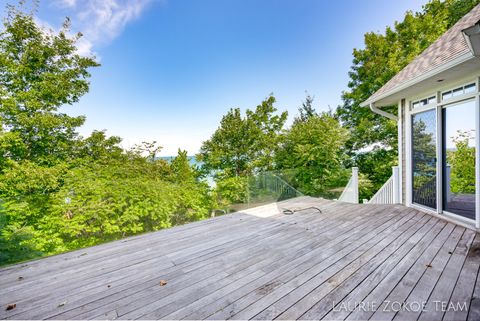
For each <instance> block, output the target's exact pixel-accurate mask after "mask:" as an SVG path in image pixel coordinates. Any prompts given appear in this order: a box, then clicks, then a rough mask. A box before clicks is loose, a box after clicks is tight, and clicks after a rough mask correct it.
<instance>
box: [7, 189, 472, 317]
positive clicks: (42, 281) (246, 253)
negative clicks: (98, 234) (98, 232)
mask: <svg viewBox="0 0 480 321" xmlns="http://www.w3.org/2000/svg"><path fill="white" fill-rule="evenodd" d="M309 206H317V207H318V208H320V209H321V210H322V212H323V213H321V214H320V213H319V212H318V211H316V210H314V209H308V210H304V211H301V212H297V213H295V214H293V215H284V214H281V209H283V208H288V209H299V208H305V207H309ZM479 266H480V236H479V235H478V234H476V233H475V232H474V231H472V230H469V229H465V228H463V227H460V226H456V225H454V224H452V223H448V222H446V221H443V220H440V219H438V218H435V217H432V216H430V215H428V214H424V213H421V212H419V211H416V210H413V209H410V208H406V207H403V206H387V205H369V204H367V205H353V204H344V203H337V202H332V201H326V200H319V199H313V198H307V197H302V198H297V199H294V200H290V201H285V202H283V203H278V204H269V205H266V206H263V207H259V208H256V209H253V210H248V211H246V212H244V213H236V214H233V215H227V216H223V217H218V218H214V219H210V220H206V221H202V222H196V223H192V224H188V225H184V226H179V227H175V228H172V229H168V230H164V231H160V232H156V233H150V234H145V235H141V236H138V237H133V238H129V239H126V240H122V241H117V242H112V243H109V244H104V245H100V246H96V247H91V248H87V249H84V250H79V251H75V252H71V253H66V254H63V255H58V256H53V257H49V258H45V259H41V260H37V261H32V262H28V263H25V264H20V265H16V266H12V267H8V268H5V269H2V270H0V301H1V306H2V307H3V308H2V309H1V310H0V319H3V318H4V319H322V318H324V319H329V320H331V319H381V320H392V319H395V320H397V319H398V320H416V319H418V320H442V318H443V320H467V319H468V320H480V278H479V276H478V271H479ZM161 280H165V281H166V282H167V284H166V285H163V286H162V285H160V281H161ZM8 304H16V307H15V308H14V309H12V310H9V311H7V310H6V307H7V305H8Z"/></svg>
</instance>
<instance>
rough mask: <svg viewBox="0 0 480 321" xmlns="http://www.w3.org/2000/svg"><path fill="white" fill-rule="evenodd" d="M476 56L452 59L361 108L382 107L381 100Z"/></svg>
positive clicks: (364, 103)
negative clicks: (374, 105)
mask: <svg viewBox="0 0 480 321" xmlns="http://www.w3.org/2000/svg"><path fill="white" fill-rule="evenodd" d="M474 57H475V56H474V55H473V53H472V52H471V51H469V52H467V53H465V54H463V55H461V56H459V57H457V58H455V59H452V60H451V61H449V62H447V63H445V64H443V65H441V66H438V67H437V68H434V69H432V70H430V71H428V72H426V73H424V74H421V75H420V76H418V77H415V78H413V79H411V80H409V81H406V82H404V83H403V84H401V85H399V86H397V87H395V88H393V89H392V90H390V91H387V92H384V93H383V94H381V95H378V96H377V97H375V98H373V99H372V96H370V98H368V99H367V100H365V101H364V102H362V103H360V106H361V107H367V106H370V104H376V105H377V107H382V105H381V104H380V105H379V104H378V102H380V101H381V100H383V99H385V98H388V97H389V96H391V95H394V94H397V93H399V92H401V91H403V90H405V89H407V88H409V87H411V86H414V85H416V84H418V83H420V82H422V81H424V80H427V79H429V78H432V77H435V75H437V74H439V73H441V72H444V71H446V70H448V69H450V68H453V67H455V66H457V65H459V64H461V63H464V62H466V61H468V60H470V59H472V58H474Z"/></svg>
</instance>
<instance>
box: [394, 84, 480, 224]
mask: <svg viewBox="0 0 480 321" xmlns="http://www.w3.org/2000/svg"><path fill="white" fill-rule="evenodd" d="M471 83H475V85H476V90H475V91H474V92H472V93H468V94H462V95H458V96H456V97H451V98H446V99H442V93H444V92H445V91H448V90H449V89H454V88H457V87H458V86H463V85H467V84H471ZM432 96H435V98H436V99H435V101H433V102H432V101H431V100H429V99H428V97H432ZM420 100H424V101H426V103H425V104H424V105H420V106H419V104H417V102H418V101H420ZM468 100H474V101H475V124H476V128H475V130H476V132H475V148H476V157H475V177H476V181H475V220H472V219H468V218H465V217H463V216H460V215H457V214H454V213H450V212H447V211H444V210H443V193H444V191H443V183H444V182H443V176H444V175H443V126H442V123H443V109H444V108H448V106H449V105H454V104H457V103H461V102H462V101H468ZM413 104H416V108H413ZM405 109H406V110H405V118H404V119H405V153H406V155H405V169H406V182H405V187H406V205H407V206H411V207H417V208H418V209H421V210H424V211H428V212H432V213H436V214H441V215H444V216H449V217H451V218H454V219H456V220H457V221H462V222H465V223H467V224H468V225H473V224H474V225H475V227H476V228H480V78H479V77H476V78H474V79H472V78H470V81H468V80H466V81H463V82H460V83H457V84H452V85H449V86H448V87H445V86H442V88H441V90H438V91H436V92H433V91H432V92H430V94H427V95H424V97H422V96H421V97H419V99H412V100H410V101H408V103H407V104H406V105H405ZM429 110H436V134H437V137H436V158H437V164H436V169H437V173H436V176H437V177H436V180H437V181H436V183H437V195H436V197H437V208H436V209H432V208H429V207H426V206H423V205H420V204H416V203H413V201H412V200H413V167H412V166H413V160H412V154H413V153H412V148H413V146H412V116H413V115H415V114H417V113H421V112H424V111H429Z"/></svg>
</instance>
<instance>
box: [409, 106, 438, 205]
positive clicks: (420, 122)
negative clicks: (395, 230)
mask: <svg viewBox="0 0 480 321" xmlns="http://www.w3.org/2000/svg"><path fill="white" fill-rule="evenodd" d="M436 114H437V113H436V110H435V109H431V110H427V111H424V112H419V113H416V114H414V115H413V116H412V181H413V184H412V185H413V186H412V187H413V191H412V201H413V203H416V204H419V205H422V206H427V207H430V208H433V209H435V208H437V147H436V146H437V139H436V137H437V133H436V132H437V125H436V124H437V117H436Z"/></svg>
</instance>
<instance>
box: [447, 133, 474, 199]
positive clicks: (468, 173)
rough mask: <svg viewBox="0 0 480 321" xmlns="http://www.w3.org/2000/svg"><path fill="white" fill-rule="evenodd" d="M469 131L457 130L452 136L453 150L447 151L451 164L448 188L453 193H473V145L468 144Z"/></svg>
mask: <svg viewBox="0 0 480 321" xmlns="http://www.w3.org/2000/svg"><path fill="white" fill-rule="evenodd" d="M472 138H473V135H472V133H471V132H464V131H459V132H458V133H457V136H456V137H454V138H453V142H454V143H455V149H454V150H448V151H447V161H448V163H449V164H450V166H451V172H450V175H451V176H450V188H451V190H452V192H453V193H462V194H474V193H475V147H473V146H469V141H470V140H471V139H472Z"/></svg>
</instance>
